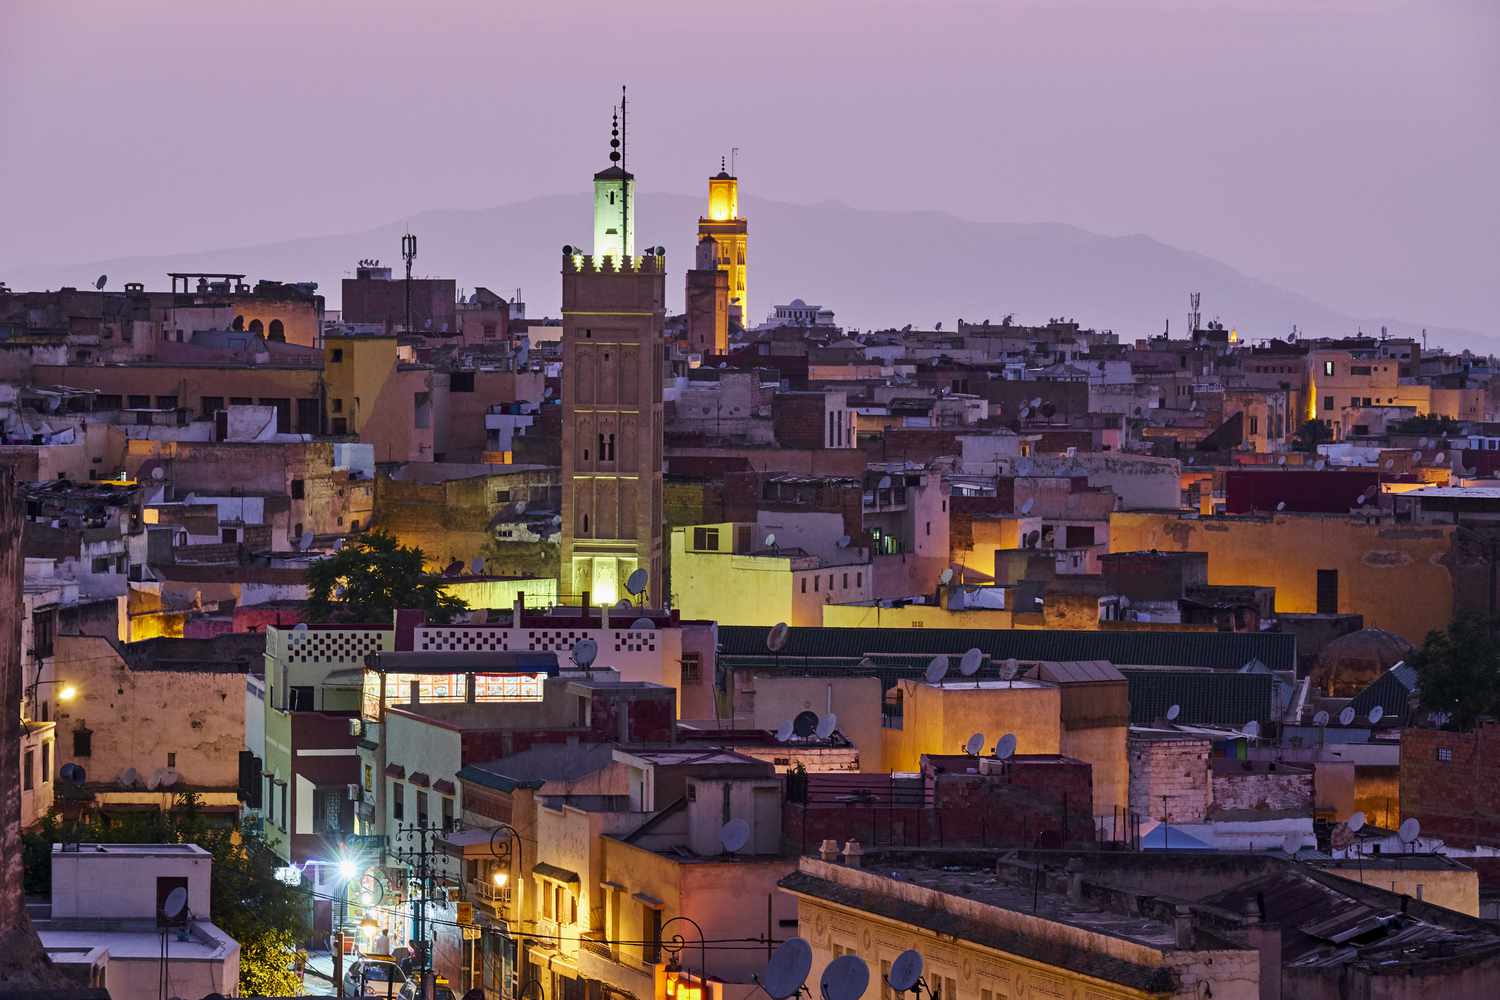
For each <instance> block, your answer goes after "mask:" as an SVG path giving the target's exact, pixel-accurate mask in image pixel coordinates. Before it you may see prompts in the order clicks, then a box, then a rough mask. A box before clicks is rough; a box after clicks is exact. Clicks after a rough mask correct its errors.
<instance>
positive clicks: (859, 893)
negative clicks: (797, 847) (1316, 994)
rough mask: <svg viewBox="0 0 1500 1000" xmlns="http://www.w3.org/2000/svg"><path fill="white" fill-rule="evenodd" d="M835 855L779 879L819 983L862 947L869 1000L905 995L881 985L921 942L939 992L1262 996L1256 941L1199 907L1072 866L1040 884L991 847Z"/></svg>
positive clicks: (1098, 997)
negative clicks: (1152, 899)
mask: <svg viewBox="0 0 1500 1000" xmlns="http://www.w3.org/2000/svg"><path fill="white" fill-rule="evenodd" d="M856 852H858V848H857V847H856ZM975 853H977V852H975ZM833 857H834V856H831V855H824V859H818V858H811V857H804V858H802V859H801V861H800V862H799V864H798V870H797V872H796V873H794V874H792V875H790V876H788V877H787V878H785V879H783V880H782V883H781V885H782V889H783V890H784V891H786V892H788V893H790V894H791V895H793V896H795V897H796V899H797V931H798V934H799V935H800V936H802V937H803V938H805V939H806V940H807V942H808V943H809V944H810V945H811V946H812V953H813V961H812V973H811V975H809V976H808V981H809V982H810V983H817V982H819V980H820V977H821V975H822V973H823V970H824V969H825V968H826V967H827V965H828V964H829V963H830V962H831V961H833V960H834V959H835V958H837V957H839V956H841V955H857V956H858V957H859V958H861V959H863V960H864V961H865V963H866V964H867V965H868V967H869V970H870V987H871V989H870V992H868V993H866V996H873V995H874V991H875V990H877V989H878V990H879V992H880V996H881V997H882V998H884V1000H899V997H900V996H901V995H900V994H897V993H895V992H894V991H891V990H889V988H888V987H886V986H885V985H884V983H885V981H886V978H887V977H888V976H889V975H890V970H891V965H892V963H893V962H894V961H895V959H896V957H897V956H898V955H900V954H901V953H902V952H904V951H906V950H908V949H915V950H916V951H918V952H919V953H920V954H921V956H922V960H923V961H922V964H923V978H924V979H925V981H926V983H927V985H928V987H929V989H930V990H931V992H932V995H933V996H934V997H937V996H939V995H940V996H941V998H942V1000H1000V998H1002V997H1003V998H1025V997H1037V998H1040V997H1049V998H1050V997H1064V998H1068V997H1074V998H1079V1000H1083V998H1088V1000H1123V998H1126V997H1142V998H1144V997H1158V998H1160V997H1171V998H1182V1000H1187V998H1194V1000H1198V998H1202V997H1208V996H1212V997H1214V998H1215V1000H1258V998H1259V997H1260V996H1261V993H1260V955H1259V952H1258V951H1257V950H1256V949H1255V948H1254V947H1253V946H1249V945H1244V944H1237V943H1231V942H1230V941H1228V940H1226V939H1225V938H1223V937H1220V936H1218V935H1207V934H1204V935H1200V934H1198V933H1197V931H1196V929H1195V925H1196V923H1197V921H1196V920H1195V919H1194V918H1193V917H1192V916H1191V914H1184V915H1180V916H1178V917H1177V918H1176V919H1175V920H1169V919H1163V917H1162V916H1160V915H1153V914H1160V913H1161V911H1160V910H1159V909H1152V908H1151V907H1150V906H1149V904H1148V902H1147V901H1148V900H1149V896H1147V895H1146V894H1138V893H1134V892H1131V891H1128V890H1123V891H1100V890H1101V889H1102V887H1095V886H1092V885H1089V884H1087V883H1086V882H1085V876H1084V875H1082V874H1074V873H1069V872H1062V871H1048V872H1045V873H1043V881H1044V883H1045V884H1044V885H1035V884H1033V879H1034V878H1035V877H1036V870H1035V869H1034V868H1033V867H1032V866H1031V865H1030V864H1026V863H1024V862H1019V861H1015V862H1012V861H1006V860H1000V861H999V862H998V863H997V861H996V859H995V857H994V855H993V854H992V853H988V852H987V853H985V855H984V856H983V857H982V858H980V857H974V856H972V855H971V854H966V853H963V852H934V853H931V855H930V856H929V857H923V856H922V855H921V854H919V853H917V852H911V853H910V854H908V853H907V852H903V851H883V852H881V853H880V854H879V855H874V854H864V855H862V856H861V854H859V853H855V854H854V855H853V856H852V857H851V856H849V855H848V854H846V856H845V860H846V862H848V863H846V864H839V863H836V862H835V861H834V860H833ZM862 862H864V863H867V865H868V867H855V866H856V865H859V864H861V863H862ZM1075 888H1076V889H1077V894H1076V895H1075V893H1074V892H1073V891H1072V890H1074V889H1075ZM1085 893H1087V901H1086V902H1085V901H1084V899H1083V898H1081V897H1083V895H1084V894H1085ZM1143 904H1145V905H1143Z"/></svg>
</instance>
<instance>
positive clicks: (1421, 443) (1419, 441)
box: [1417, 438, 1432, 448]
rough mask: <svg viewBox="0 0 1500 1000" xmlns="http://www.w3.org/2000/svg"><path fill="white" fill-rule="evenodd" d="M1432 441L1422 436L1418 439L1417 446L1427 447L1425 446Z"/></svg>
mask: <svg viewBox="0 0 1500 1000" xmlns="http://www.w3.org/2000/svg"><path fill="white" fill-rule="evenodd" d="M1431 443H1432V442H1431V441H1429V440H1427V439H1426V438H1421V439H1420V440H1418V441H1417V447H1418V448H1425V447H1427V446H1428V445H1429V444H1431Z"/></svg>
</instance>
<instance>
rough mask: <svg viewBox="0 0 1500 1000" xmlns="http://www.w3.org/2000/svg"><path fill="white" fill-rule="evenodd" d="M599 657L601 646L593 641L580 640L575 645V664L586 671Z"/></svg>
mask: <svg viewBox="0 0 1500 1000" xmlns="http://www.w3.org/2000/svg"><path fill="white" fill-rule="evenodd" d="M598 655H599V644H598V643H597V642H595V641H594V640H593V639H579V640H578V641H577V642H575V643H573V662H574V663H576V664H578V665H579V666H580V667H583V668H584V669H588V666H589V664H591V663H593V662H594V658H595V657H597V656H598Z"/></svg>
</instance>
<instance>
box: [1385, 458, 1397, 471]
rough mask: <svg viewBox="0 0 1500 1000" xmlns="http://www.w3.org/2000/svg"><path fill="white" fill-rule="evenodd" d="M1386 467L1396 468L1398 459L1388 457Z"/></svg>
mask: <svg viewBox="0 0 1500 1000" xmlns="http://www.w3.org/2000/svg"><path fill="white" fill-rule="evenodd" d="M1385 467H1386V468H1387V469H1394V468H1395V467H1396V460H1395V459H1394V458H1388V459H1386V460H1385Z"/></svg>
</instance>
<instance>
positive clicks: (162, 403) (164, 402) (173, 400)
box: [156, 396, 177, 410]
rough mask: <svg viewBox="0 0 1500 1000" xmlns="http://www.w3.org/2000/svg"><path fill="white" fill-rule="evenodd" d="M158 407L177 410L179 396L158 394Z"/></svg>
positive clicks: (159, 408)
mask: <svg viewBox="0 0 1500 1000" xmlns="http://www.w3.org/2000/svg"><path fill="white" fill-rule="evenodd" d="M156 408H157V409H158V410H175V409H177V397H176V396H157V397H156Z"/></svg>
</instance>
